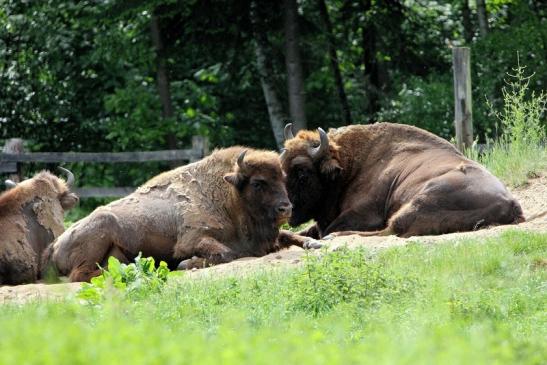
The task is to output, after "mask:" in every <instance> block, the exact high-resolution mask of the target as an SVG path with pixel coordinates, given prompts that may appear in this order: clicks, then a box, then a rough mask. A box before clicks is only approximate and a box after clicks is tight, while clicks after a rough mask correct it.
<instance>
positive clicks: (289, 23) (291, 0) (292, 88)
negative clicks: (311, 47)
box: [283, 0, 307, 131]
mask: <svg viewBox="0 0 547 365" xmlns="http://www.w3.org/2000/svg"><path fill="white" fill-rule="evenodd" d="M283 7H284V9H285V63H286V65H287V87H288V91H289V109H290V113H291V118H292V119H293V121H294V123H293V127H294V130H295V131H297V130H300V129H305V128H306V126H307V121H306V112H305V105H306V94H305V93H304V81H303V76H302V60H301V58H300V44H299V30H298V12H297V4H296V0H284V1H283Z"/></svg>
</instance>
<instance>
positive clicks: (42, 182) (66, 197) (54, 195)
mask: <svg viewBox="0 0 547 365" xmlns="http://www.w3.org/2000/svg"><path fill="white" fill-rule="evenodd" d="M59 170H61V171H62V172H64V173H65V174H66V175H67V180H66V181H64V180H62V179H60V178H58V177H57V176H55V175H53V174H51V173H50V172H48V171H42V172H40V173H38V174H36V175H35V176H34V177H33V178H32V179H28V180H25V181H23V182H21V183H19V184H17V183H14V182H13V181H11V180H6V181H5V184H6V187H7V188H9V189H12V188H16V187H21V189H20V190H19V191H20V194H32V195H34V196H37V197H40V198H48V199H50V200H53V201H54V202H58V204H59V205H60V207H61V208H62V209H63V210H64V211H67V210H69V209H71V208H72V207H74V205H75V204H76V203H77V202H78V200H79V199H78V196H77V195H76V194H74V193H72V192H71V191H70V188H71V187H72V185H73V184H74V174H72V172H70V171H69V170H67V169H65V168H63V167H59Z"/></svg>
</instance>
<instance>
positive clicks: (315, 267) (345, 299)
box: [287, 248, 416, 316]
mask: <svg viewBox="0 0 547 365" xmlns="http://www.w3.org/2000/svg"><path fill="white" fill-rule="evenodd" d="M415 285H416V280H414V279H412V278H411V277H402V276H400V275H398V274H397V273H391V272H389V271H388V270H386V269H385V268H384V267H382V266H381V264H378V263H375V262H370V261H369V260H367V259H366V251H365V250H363V249H359V250H355V251H351V250H349V249H347V248H343V249H341V250H339V251H336V252H333V253H329V254H325V255H323V256H321V257H318V256H315V255H308V256H306V261H305V265H304V269H303V270H301V271H300V272H298V273H296V274H295V275H294V276H292V277H291V279H290V281H289V286H288V287H289V291H288V293H287V295H288V297H289V302H290V303H291V304H290V306H292V307H293V308H294V309H297V310H302V311H304V312H308V313H311V314H312V315H314V316H318V315H319V314H322V313H323V312H327V311H329V310H331V309H332V308H334V307H335V306H336V305H338V304H340V303H357V304H358V305H359V306H360V307H365V306H369V305H374V304H375V303H377V302H379V301H389V300H390V299H391V298H393V297H395V296H398V295H400V294H404V293H408V292H410V291H411V290H412V288H413V287H414V286H415Z"/></svg>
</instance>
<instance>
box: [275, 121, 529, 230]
mask: <svg viewBox="0 0 547 365" xmlns="http://www.w3.org/2000/svg"><path fill="white" fill-rule="evenodd" d="M319 144H320V142H319V134H318V133H317V132H311V131H301V132H300V133H298V135H297V136H296V137H295V138H292V139H289V140H287V141H286V142H285V147H286V152H285V153H284V154H283V161H282V164H283V169H284V171H285V172H286V173H287V175H288V177H287V187H288V192H289V198H290V200H291V202H292V203H293V206H294V207H293V215H292V218H291V221H290V223H291V224H292V225H297V224H301V223H303V222H306V221H307V220H309V219H312V218H313V219H315V220H316V222H317V224H316V225H314V226H313V227H311V228H310V229H309V230H308V231H306V232H303V234H305V235H308V236H310V237H315V238H321V237H324V236H326V235H329V234H332V233H333V232H338V233H334V234H333V236H338V235H346V234H355V233H358V234H360V235H363V236H367V235H387V234H397V235H399V236H403V237H408V236H414V235H427V234H441V233H448V232H456V231H468V230H473V229H477V228H478V227H481V226H487V225H492V224H511V223H517V222H521V221H523V220H524V217H523V214H522V209H521V207H520V205H519V203H518V202H517V201H516V200H515V199H514V198H513V197H512V196H511V194H510V193H509V192H508V191H507V189H506V188H505V187H504V186H503V184H502V183H501V182H500V181H499V180H498V179H497V178H496V177H494V176H493V175H492V174H491V173H489V172H488V171H487V170H486V169H485V168H484V167H482V166H481V165H479V164H478V163H476V162H474V161H471V160H469V159H467V158H465V157H464V156H463V155H462V154H461V153H460V152H459V151H458V150H456V148H454V146H453V145H452V144H450V143H448V142H447V141H445V140H444V139H442V138H439V137H437V136H435V135H433V134H431V133H429V132H426V131H424V130H422V129H419V128H416V127H412V126H408V125H401V124H392V123H378V124H373V125H352V126H348V127H343V128H339V129H333V130H330V131H329V133H328V144H329V148H328V149H326V152H325V153H324V154H323V155H321V156H317V157H316V158H312V157H311V155H310V150H309V149H310V147H316V146H318V145H319ZM355 231H368V232H366V233H360V232H355Z"/></svg>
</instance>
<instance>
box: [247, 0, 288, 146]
mask: <svg viewBox="0 0 547 365" xmlns="http://www.w3.org/2000/svg"><path fill="white" fill-rule="evenodd" d="M250 18H251V24H252V27H253V38H254V45H255V56H256V69H257V71H258V76H259V77H260V85H261V86H262V92H263V93H264V99H265V100H266V106H267V108H268V115H269V117H270V125H271V126H272V131H273V134H274V137H275V142H276V143H277V147H278V148H282V147H283V142H284V141H285V137H284V135H283V129H284V127H285V120H286V114H285V113H284V112H283V106H282V104H281V101H280V100H279V97H278V96H277V92H276V90H275V87H274V76H273V75H274V71H273V66H272V64H271V62H270V58H269V57H267V56H266V55H267V54H268V52H267V50H268V49H269V44H268V39H267V38H266V33H265V31H264V30H263V24H262V22H261V20H260V19H259V17H258V14H257V11H256V3H255V2H254V1H253V2H252V3H251V12H250Z"/></svg>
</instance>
